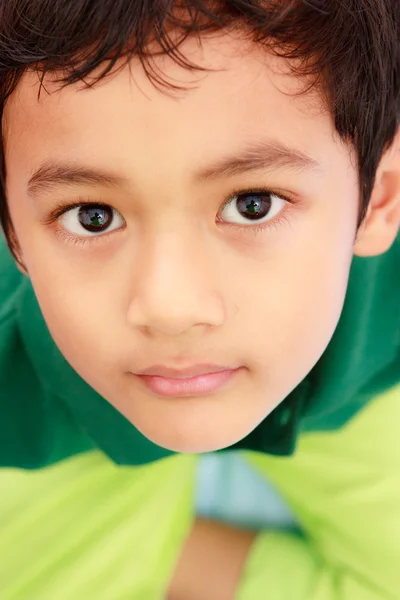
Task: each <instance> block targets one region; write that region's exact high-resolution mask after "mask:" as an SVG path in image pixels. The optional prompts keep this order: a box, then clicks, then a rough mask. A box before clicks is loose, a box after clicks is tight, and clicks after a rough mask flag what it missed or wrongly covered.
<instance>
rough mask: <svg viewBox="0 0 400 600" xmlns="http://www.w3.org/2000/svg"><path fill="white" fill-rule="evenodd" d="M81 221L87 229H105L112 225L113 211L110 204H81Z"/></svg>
mask: <svg viewBox="0 0 400 600" xmlns="http://www.w3.org/2000/svg"><path fill="white" fill-rule="evenodd" d="M78 217H79V222H80V224H81V225H82V227H83V228H84V229H86V230H87V231H104V230H105V229H107V227H109V226H110V224H111V221H112V217H113V213H112V210H111V208H110V207H109V206H101V205H98V204H96V205H94V206H81V208H80V209H79V215H78Z"/></svg>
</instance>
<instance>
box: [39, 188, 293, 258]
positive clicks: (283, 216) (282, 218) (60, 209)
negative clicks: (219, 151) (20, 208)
mask: <svg viewBox="0 0 400 600" xmlns="http://www.w3.org/2000/svg"><path fill="white" fill-rule="evenodd" d="M245 195H249V196H251V195H253V196H257V195H260V196H261V195H264V196H268V195H271V196H278V197H279V198H281V199H282V200H285V201H286V202H287V203H288V204H289V205H293V204H295V203H296V202H295V201H294V200H293V198H290V197H289V196H288V195H286V194H282V193H280V192H276V191H274V190H271V189H267V188H248V189H242V188H241V189H235V190H233V191H232V192H231V193H230V194H229V196H228V197H227V198H226V200H225V201H224V202H223V203H222V207H221V212H222V210H223V209H224V208H225V207H226V206H227V205H228V204H229V203H230V202H232V200H233V198H235V197H236V196H245ZM101 204H104V205H107V206H110V205H108V204H107V203H105V202H101V200H100V201H98V202H93V200H90V201H89V200H87V199H85V198H78V200H77V202H73V203H72V204H71V203H60V204H58V205H57V206H56V207H55V208H54V210H52V211H51V213H50V214H49V215H48V217H46V218H45V219H44V220H43V222H44V224H45V225H48V226H50V225H53V224H54V223H55V222H56V221H57V220H58V219H59V218H60V217H61V216H62V215H63V214H64V213H66V212H68V211H69V210H72V209H74V208H78V207H81V206H93V205H96V206H97V205H101ZM111 208H112V207H111ZM288 210H289V212H290V208H289V209H287V208H286V209H283V210H282V211H281V212H280V213H279V215H278V216H277V217H275V218H273V219H271V220H270V221H266V222H265V223H261V224H257V223H256V222H253V223H252V224H251V225H237V224H235V223H226V225H228V226H229V227H230V228H234V229H237V230H239V231H240V232H243V231H244V230H245V231H246V232H248V233H250V232H251V233H252V234H253V235H254V236H256V235H258V234H259V233H261V232H265V231H266V230H267V229H269V228H276V227H279V226H280V225H283V224H287V223H288V222H289V219H288V214H287V212H288ZM115 232H116V230H113V231H111V232H110V234H111V233H115ZM56 235H57V237H58V238H60V239H61V240H62V241H64V242H66V243H68V244H71V245H73V246H79V247H83V246H86V245H87V244H93V243H96V244H98V243H101V242H105V241H106V240H107V237H108V236H107V232H105V233H103V234H99V235H96V236H81V237H80V236H75V235H72V234H70V233H68V232H67V231H65V230H63V229H61V228H57V229H56Z"/></svg>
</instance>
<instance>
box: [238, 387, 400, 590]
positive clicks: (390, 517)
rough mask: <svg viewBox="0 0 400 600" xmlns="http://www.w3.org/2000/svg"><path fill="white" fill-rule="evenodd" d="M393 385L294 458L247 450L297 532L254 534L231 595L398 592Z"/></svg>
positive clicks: (397, 403)
mask: <svg viewBox="0 0 400 600" xmlns="http://www.w3.org/2000/svg"><path fill="white" fill-rule="evenodd" d="M399 423H400V386H397V387H395V388H393V389H391V390H389V391H388V392H386V393H385V394H383V395H381V396H379V397H376V398H375V399H374V400H373V401H372V402H371V403H370V404H369V405H368V406H367V408H365V409H364V410H363V411H362V412H361V413H359V414H358V415H357V417H355V418H354V419H353V420H352V421H350V422H349V423H348V424H347V425H346V426H345V427H344V428H343V429H341V430H339V431H336V432H330V433H323V434H322V433H318V434H315V433H314V434H307V435H304V437H302V439H301V440H300V443H299V447H298V450H297V452H296V454H295V456H294V457H291V458H275V457H267V456H263V455H259V454H247V458H248V460H249V461H251V463H252V464H253V465H254V466H255V467H256V468H257V469H259V470H260V471H261V472H262V473H264V475H266V476H268V479H269V480H270V481H272V482H274V484H275V485H276V487H277V488H278V489H279V490H280V492H281V494H282V495H283V496H284V497H285V498H286V500H287V502H288V503H289V504H290V506H291V508H292V510H293V512H294V513H295V514H296V516H297V517H298V520H299V522H300V523H301V528H302V534H301V535H300V534H299V535H297V534H294V533H286V532H282V531H263V532H260V533H259V535H258V536H257V538H256V541H255V543H254V544H253V547H252V550H251V552H250V555H249V557H248V560H247V562H246V564H245V567H244V571H243V575H242V579H241V582H240V585H239V588H238V590H237V594H236V598H235V600H260V599H261V598H265V599H268V600H289V599H290V600H399V598H400V569H399V565H400V436H399Z"/></svg>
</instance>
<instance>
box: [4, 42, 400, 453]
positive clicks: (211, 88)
mask: <svg viewBox="0 0 400 600" xmlns="http://www.w3.org/2000/svg"><path fill="white" fill-rule="evenodd" d="M181 50H182V52H183V53H184V54H186V56H188V57H189V58H190V59H191V60H194V62H195V63H196V64H200V65H203V66H207V67H209V66H211V67H213V68H214V69H215V68H217V69H219V70H217V71H215V72H209V73H200V74H194V75H193V73H192V74H191V73H189V72H188V71H186V70H183V69H182V68H181V67H179V66H177V65H176V64H175V63H173V61H172V60H171V59H170V58H166V57H157V58H156V62H155V64H156V65H157V66H158V67H159V68H160V69H161V71H162V73H163V74H164V75H165V76H166V77H167V78H170V79H172V80H173V81H174V82H175V83H178V84H183V85H189V86H193V84H195V87H194V88H193V89H190V90H189V91H186V92H181V93H178V94H175V93H174V94H171V93H170V94H168V93H166V92H165V90H158V89H156V88H155V87H154V86H153V85H152V84H151V83H150V82H149V81H148V79H147V77H146V75H145V73H144V72H143V70H142V68H141V66H140V64H139V63H138V62H136V61H135V60H134V61H132V62H131V63H130V65H129V68H128V67H124V68H122V69H121V70H119V71H118V72H117V73H115V74H114V75H113V76H111V77H109V78H107V79H106V80H103V81H102V82H100V83H99V84H98V85H95V86H94V87H93V88H91V89H83V87H82V85H81V84H76V85H74V86H69V87H66V88H64V89H62V90H61V89H60V85H59V84H57V83H56V81H55V78H54V76H51V75H48V76H47V77H46V78H45V82H44V83H45V88H46V90H47V91H44V90H42V93H41V96H40V99H38V87H39V82H38V78H37V76H36V75H35V74H34V73H32V72H30V73H27V74H26V75H25V76H24V77H23V79H22V81H21V83H20V84H19V86H18V88H17V90H16V92H15V93H14V94H13V96H12V97H11V98H10V100H9V101H8V103H7V105H6V110H5V118H4V123H3V132H4V138H5V160H6V168H7V182H6V183H7V197H8V201H9V206H10V211H11V216H12V221H13V224H14V227H15V234H16V237H17V240H18V244H19V247H20V259H21V261H22V262H23V264H24V265H25V269H26V273H27V275H28V276H29V277H30V279H31V281H32V284H33V287H34V290H35V292H36V295H37V297H38V300H39V303H40V306H41V309H42V311H43V315H44V318H45V320H46V322H47V325H48V327H49V329H50V332H51V334H52V336H53V338H54V340H55V342H56V344H57V345H58V346H59V348H60V350H61V352H62V353H63V354H64V356H65V357H66V359H67V360H68V362H69V363H70V364H71V365H72V367H73V368H74V369H75V370H76V371H77V372H78V373H79V374H80V375H81V376H82V377H83V378H84V379H85V380H86V381H87V382H88V383H89V384H90V385H91V386H92V387H93V388H94V389H95V390H97V392H98V393H100V394H101V395H102V396H103V397H104V398H106V399H107V400H108V401H109V402H110V403H111V404H112V405H113V406H114V407H116V408H117V409H118V410H119V411H120V412H121V413H122V414H123V415H125V417H126V418H127V419H128V420H129V421H130V422H131V423H132V424H133V425H134V426H135V427H137V428H138V429H139V430H140V431H141V432H142V433H143V434H144V435H145V436H147V437H148V438H150V439H151V440H153V441H154V442H155V443H157V444H159V445H160V446H164V447H166V448H169V449H172V450H175V451H179V452H204V451H212V450H215V449H218V448H223V447H227V446H229V445H231V444H234V443H235V442H237V441H238V440H240V439H242V438H243V437H245V436H246V435H247V434H248V433H249V432H250V431H251V430H253V429H254V428H255V427H256V426H257V425H258V424H259V423H260V422H261V421H262V420H263V419H264V418H265V417H266V416H267V415H268V414H269V413H270V412H271V411H272V410H273V409H274V407H276V406H277V405H278V404H279V403H280V402H281V401H282V400H283V399H284V398H285V397H286V396H287V395H288V394H289V393H290V392H291V391H292V390H293V389H294V388H295V387H296V386H297V385H298V384H299V383H300V382H301V381H302V379H303V378H304V377H305V376H306V375H307V373H308V372H309V371H310V370H311V369H312V367H313V366H314V365H315V364H316V362H317V361H318V360H319V358H320V357H321V355H322V353H323V352H324V350H325V349H326V347H327V345H328V343H329V341H330V339H331V337H332V335H333V333H334V331H335V328H336V326H337V323H338V320H339V317H340V314H341V310H342V307H343V303H344V298H345V293H346V288H347V282H348V277H349V270H350V265H351V261H352V257H353V255H354V254H357V255H359V256H371V255H377V254H380V253H382V252H385V251H386V250H387V249H388V248H390V246H391V245H392V243H393V241H394V239H395V237H396V234H397V231H398V228H399V221H400V208H399V195H400V166H399V154H398V153H397V152H396V148H397V146H396V148H395V147H394V146H393V147H392V149H390V150H389V151H388V152H387V153H386V154H385V157H384V158H383V160H382V163H381V165H380V168H379V171H378V174H377V182H376V186H375V190H374V196H373V201H372V203H371V206H370V210H369V213H368V219H367V221H366V222H365V224H364V227H363V228H362V230H361V231H360V232H359V235H358V238H357V241H355V237H356V224H357V217H358V209H359V200H358V195H359V194H358V178H357V171H356V168H355V164H356V159H355V156H354V151H353V150H352V149H350V148H349V147H346V146H345V145H344V144H343V143H342V142H341V141H340V140H339V138H338V136H337V135H336V134H335V131H334V127H333V122H332V118H331V116H330V114H329V113H328V111H327V110H325V107H324V105H323V103H322V99H321V98H320V97H319V95H318V92H317V91H314V92H312V93H308V94H307V95H302V96H299V95H294V93H295V92H299V91H300V90H301V89H303V85H304V82H301V81H299V80H298V79H296V78H295V77H293V76H292V75H289V74H288V73H287V69H286V65H285V63H284V61H283V60H282V59H277V58H273V57H272V56H270V55H267V54H265V52H261V51H260V50H259V49H257V48H255V47H254V46H252V45H251V44H249V43H248V42H246V41H245V39H244V38H243V39H241V38H239V37H238V35H237V34H236V35H235V37H232V36H230V35H228V34H220V35H213V36H209V37H207V38H204V40H203V43H202V44H201V45H199V44H197V43H196V42H195V41H194V40H187V41H186V42H185V44H184V45H183V46H182V48H181ZM261 140H262V141H263V143H264V145H265V144H266V143H267V142H266V140H268V143H269V144H270V145H271V144H275V145H276V144H278V143H279V144H285V145H286V146H287V147H289V148H291V149H294V150H296V152H297V154H299V152H302V153H303V154H305V155H307V156H308V157H309V158H308V165H306V166H304V165H303V167H302V168H301V167H300V162H299V160H297V161H296V164H294V163H293V160H292V162H291V163H289V160H288V159H287V156H286V155H285V156H284V155H283V153H282V151H279V152H278V151H276V150H275V151H273V152H269V155H270V156H269V159H268V160H271V158H275V162H274V164H273V165H272V164H270V166H268V160H267V157H265V160H264V161H262V162H260V161H259V162H260V164H259V166H258V169H257V170H252V171H248V172H246V173H241V174H239V173H237V172H236V174H235V173H232V172H231V173H225V174H223V175H220V176H218V177H217V176H215V174H214V176H213V177H211V176H210V174H209V176H208V177H204V176H203V177H202V178H199V177H198V175H196V173H197V172H198V171H199V170H204V169H208V168H209V167H210V164H212V163H215V162H216V161H221V160H222V159H224V158H226V157H227V155H230V156H232V155H233V156H234V157H236V158H237V157H239V155H240V154H241V153H242V151H243V148H244V147H245V146H247V145H248V144H249V143H255V142H257V143H261ZM271 140H273V142H271ZM254 156H258V158H259V157H260V154H258V153H256V154H255V155H254ZM254 156H253V158H254ZM51 161H52V162H53V167H54V163H57V168H58V169H59V168H60V165H61V167H65V166H69V167H70V166H73V167H79V168H86V169H88V168H90V169H91V170H95V171H99V170H100V171H102V172H103V173H104V172H107V174H108V175H109V180H108V182H104V181H102V182H100V181H98V180H96V178H92V179H91V181H86V182H83V180H82V179H81V178H77V177H75V178H74V179H73V180H71V178H70V180H69V181H58V182H57V181H53V182H52V183H50V182H49V181H48V180H47V183H46V182H45V183H43V181H42V182H41V183H38V179H37V178H36V185H35V186H30V188H31V189H30V191H29V186H28V183H29V180H30V179H31V177H32V175H33V174H34V173H35V172H37V171H38V170H39V169H41V168H43V165H47V166H48V165H49V163H50V162H51ZM303 162H304V161H303ZM58 173H60V170H58ZM53 175H54V168H53ZM203 175H204V174H203ZM110 177H113V178H114V179H113V180H112V182H111V179H110ZM260 188H267V189H268V190H271V191H272V192H273V194H272V195H270V196H268V197H267V199H268V200H269V201H270V210H269V212H267V213H266V216H263V217H262V218H260V219H259V220H258V221H256V220H249V219H248V218H247V216H246V215H245V216H243V213H242V212H240V211H239V209H238V204H237V202H236V196H235V194H236V193H237V192H236V191H237V190H249V189H250V190H255V189H256V190H259V189H260ZM265 198H266V196H265V194H264V196H263V197H262V199H265ZM227 199H230V201H229V204H228V205H226V206H225V207H224V202H225V201H226V200H227ZM82 200H84V201H90V202H92V203H102V204H107V205H109V206H111V207H112V208H113V209H114V220H113V222H112V226H111V227H110V229H109V230H106V232H105V233H101V234H98V233H97V234H94V235H93V234H91V235H89V234H88V232H87V231H86V230H85V229H84V228H83V227H82V225H81V224H80V222H79V220H78V218H77V212H78V209H71V210H70V211H69V212H67V213H64V215H63V216H61V217H60V218H58V219H57V220H55V222H53V223H49V218H50V214H51V213H52V212H53V211H55V209H56V208H57V206H58V205H59V204H60V203H63V204H65V203H67V204H68V203H69V204H70V205H72V204H76V203H79V202H82ZM260 225H263V228H262V229H260V227H259V226H260ZM204 362H207V363H210V362H211V363H216V364H218V365H224V366H228V367H238V366H240V367H243V368H242V369H241V371H240V372H239V373H238V374H237V375H236V376H235V377H234V378H233V379H232V380H231V381H230V382H229V383H228V384H227V385H226V386H225V387H224V388H222V389H221V390H220V391H218V392H216V393H213V394H210V395H208V396H198V397H189V398H168V399H167V398H163V397H160V396H157V395H155V394H154V393H152V392H150V391H149V390H148V389H147V388H146V387H145V386H144V385H143V384H142V382H141V381H140V380H138V378H137V377H135V376H134V375H133V373H135V372H137V371H138V370H143V369H145V368H148V367H150V366H152V365H154V364H160V363H161V364H164V365H167V366H168V367H176V368H183V367H186V366H190V365H193V364H197V363H204Z"/></svg>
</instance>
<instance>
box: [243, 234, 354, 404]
mask: <svg viewBox="0 0 400 600" xmlns="http://www.w3.org/2000/svg"><path fill="white" fill-rule="evenodd" d="M315 231H318V229H315ZM310 234H311V232H310ZM342 234H343V235H342ZM346 235H347V237H346ZM310 240H313V242H312V243H310ZM343 240H345V243H344V242H343ZM351 242H352V238H351V233H347V234H346V233H345V232H342V233H341V232H339V231H336V232H332V231H331V232H330V234H329V235H322V234H320V235H319V239H317V238H316V236H315V232H314V236H313V237H311V235H305V236H304V237H303V236H301V238H300V237H299V238H298V239H297V242H296V243H295V244H293V245H292V247H291V248H290V249H289V248H286V251H285V252H284V253H282V254H281V255H280V256H279V257H278V256H274V257H273V258H271V261H270V262H269V264H266V265H265V267H264V268H263V272H262V271H261V269H260V270H259V273H258V277H257V284H256V285H255V281H253V282H250V281H248V282H247V286H246V287H247V289H252V288H253V289H257V293H255V294H254V296H253V295H252V294H248V295H247V296H244V295H243V296H242V302H243V303H244V304H243V306H247V314H248V315H249V317H248V319H247V322H246V320H243V325H245V324H246V327H245V332H246V333H245V336H246V339H247V343H248V344H249V350H250V351H251V354H252V356H253V357H255V360H256V362H257V363H258V364H257V366H258V367H259V369H258V371H259V372H260V373H261V374H262V377H263V378H264V379H263V380H264V382H268V386H269V389H270V391H271V392H272V393H273V394H274V396H275V397H276V399H277V401H280V400H281V399H282V397H284V396H285V395H286V394H288V393H290V392H291V391H292V390H293V389H294V387H296V385H298V384H299V383H300V381H301V380H302V379H304V377H305V376H306V375H307V374H308V372H309V371H310V370H311V369H312V368H313V367H314V365H315V364H316V362H317V361H318V360H319V359H320V357H321V356H322V354H323V352H324V351H325V349H326V347H327V346H328V344H329V342H330V340H331V338H332V336H333V334H334V331H335V329H336V327H337V324H338V321H339V318H340V315H341V312H342V308H343V304H344V299H345V295H346V289H347V284H348V277H349V271H350V266H351V261H352V243H351ZM260 282H262V283H260ZM252 298H253V300H252ZM272 388H274V389H275V392H273V390H272Z"/></svg>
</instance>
